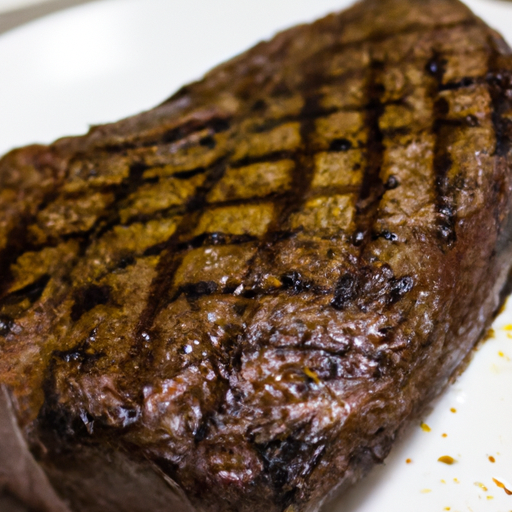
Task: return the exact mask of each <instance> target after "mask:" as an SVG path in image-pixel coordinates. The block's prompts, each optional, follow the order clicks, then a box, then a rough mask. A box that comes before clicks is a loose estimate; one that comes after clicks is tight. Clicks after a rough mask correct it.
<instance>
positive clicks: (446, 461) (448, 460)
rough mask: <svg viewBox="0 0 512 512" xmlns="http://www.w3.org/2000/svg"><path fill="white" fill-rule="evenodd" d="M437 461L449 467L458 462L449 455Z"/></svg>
mask: <svg viewBox="0 0 512 512" xmlns="http://www.w3.org/2000/svg"><path fill="white" fill-rule="evenodd" d="M437 461H438V462H442V463H443V464H448V465H449V466H451V465H452V464H455V463H456V462H457V461H456V460H455V459H454V458H453V457H450V456H449V455H443V456H442V457H439V459H437Z"/></svg>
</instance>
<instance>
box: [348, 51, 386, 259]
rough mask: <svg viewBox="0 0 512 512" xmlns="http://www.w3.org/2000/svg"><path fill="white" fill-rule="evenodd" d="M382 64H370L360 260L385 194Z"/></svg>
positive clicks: (358, 229) (359, 225) (360, 203)
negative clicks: (381, 172)
mask: <svg viewBox="0 0 512 512" xmlns="http://www.w3.org/2000/svg"><path fill="white" fill-rule="evenodd" d="M382 67H383V64H382V63H381V62H376V61H373V62H372V63H371V64H370V70H369V73H370V75H369V77H368V86H367V87H368V89H367V91H368V92H367V96H368V98H369V105H370V109H369V110H368V113H367V116H366V126H367V127H368V147H367V165H366V168H365V169H364V175H363V183H362V185H361V192H360V195H359V199H358V202H357V214H358V217H357V220H356V231H355V235H354V240H353V242H354V245H356V246H358V247H360V249H359V257H360V258H361V257H362V255H363V253H364V250H365V248H366V246H367V245H368V243H369V242H370V240H371V232H372V227H373V224H374V222H375V218H376V216H377V214H378V207H379V203H380V201H381V199H382V196H383V195H384V192H385V184H384V183H383V182H382V180H381V179H380V171H381V168H382V163H383V160H384V149H385V148H384V142H383V139H384V135H383V133H382V131H381V129H380V124H379V121H380V118H381V117H382V115H383V113H384V105H383V104H382V103H381V101H380V98H381V95H382V87H381V86H380V84H379V83H378V75H379V73H380V72H381V70H382Z"/></svg>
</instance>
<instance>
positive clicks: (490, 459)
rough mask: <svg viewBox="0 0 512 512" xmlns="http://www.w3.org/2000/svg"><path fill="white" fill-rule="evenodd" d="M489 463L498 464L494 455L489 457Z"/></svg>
mask: <svg viewBox="0 0 512 512" xmlns="http://www.w3.org/2000/svg"><path fill="white" fill-rule="evenodd" d="M489 462H492V463H493V464H494V463H495V462H496V459H495V458H494V457H493V456H492V455H489Z"/></svg>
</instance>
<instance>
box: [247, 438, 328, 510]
mask: <svg viewBox="0 0 512 512" xmlns="http://www.w3.org/2000/svg"><path fill="white" fill-rule="evenodd" d="M295 435H297V436H298V435H300V430H299V431H297V432H296V434H295ZM253 444H254V447H255V449H256V452H257V453H258V454H259V456H260V458H261V460H262V462H263V466H264V468H265V472H266V474H267V475H268V477H269V479H270V483H271V485H272V486H273V488H274V489H275V491H276V494H277V495H278V496H277V497H276V503H278V504H279V505H280V506H281V507H282V509H287V507H288V506H290V505H292V504H293V503H294V501H295V500H296V495H297V492H298V491H299V489H298V488H297V487H295V486H294V485H293V483H292V482H295V481H296V480H297V478H298V477H301V478H304V479H306V478H307V477H308V476H309V475H310V474H311V473H312V472H313V471H314V469H315V468H316V467H317V466H318V464H319V462H320V460H321V458H322V456H323V454H324V453H325V450H326V446H325V445H324V444H321V443H318V444H316V445H311V444H309V443H305V442H303V441H300V440H299V439H296V438H295V437H293V436H290V437H288V438H286V439H283V440H275V441H271V442H269V443H265V444H257V443H255V442H254V441H253Z"/></svg>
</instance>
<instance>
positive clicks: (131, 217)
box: [0, 0, 512, 512]
mask: <svg viewBox="0 0 512 512" xmlns="http://www.w3.org/2000/svg"><path fill="white" fill-rule="evenodd" d="M511 127H512V57H511V52H510V50H509V48H508V46H507V45H506V44H505V42H504V41H503V39H502V38H501V37H500V36H499V35H498V34H497V33H495V32H494V31H493V30H491V29H489V28H488V27H487V26H486V25H485V24H484V23H483V22H482V21H481V20H479V19H478V18H477V17H475V16H474V15H473V14H472V13H471V12H470V11H469V9H468V8H467V7H465V6H464V5H463V4H462V3H460V2H459V1H457V0H364V1H362V2H360V3H358V4H356V5H355V6H354V7H352V8H351V9H349V10H347V11H345V12H342V13H341V14H334V15H330V16H327V17H326V18H324V19H322V20H320V21H318V22H316V23H313V24H311V25H303V26H299V27H296V28H292V29H291V30H288V31H286V32H283V33H281V34H279V35H277V36H276V37H275V38H274V39H273V40H271V41H269V42H263V43H261V44H259V45H257V46H256V47H254V48H253V49H251V50H249V51H248V52H246V53H244V54H243V55H241V56H239V57H237V58H235V59H233V60H231V61H229V62H228V63H226V64H223V65H221V66H220V67H218V68H216V69H214V70H213V71H211V72H210V73H209V74H207V75H206V76H205V78H204V79H203V80H201V81H199V82H197V83H194V84H192V85H188V86H186V87H184V88H183V89H181V90H180V91H179V92H177V93H176V94H175V95H174V96H172V97H171V98H170V99H169V100H168V101H166V102H165V103H163V104H162V105H160V106H158V107H156V108H155V109H153V110H151V111H148V112H145V113H142V114H140V115H138V116H135V117H132V118H129V119H126V120H123V121H120V122H118V123H115V124H110V125H106V126H99V127H93V128H92V129H91V131H90V132H89V134H87V135H86V136H83V137H76V138H66V139H62V140H59V141H57V142H55V143H54V144H52V145H50V146H47V147H46V146H45V147H43V146H31V147H26V148H23V149H19V150H15V151H13V152H11V153H10V154H8V155H6V156H5V157H4V158H3V159H2V160H1V161H0V187H1V189H0V211H1V216H0V250H1V252H0V272H1V277H2V278H1V280H0V298H1V299H0V350H1V358H0V382H1V383H2V391H3V394H2V395H1V396H2V398H1V399H0V403H1V404H2V405H1V407H2V411H3V414H1V415H0V433H1V434H0V449H1V451H2V454H3V455H2V460H1V461H0V482H1V483H2V484H3V485H4V486H5V487H6V488H7V489H8V490H9V492H10V493H11V494H13V495H18V496H20V497H21V498H23V499H24V500H25V501H27V502H28V503H29V505H31V506H32V507H34V508H35V509H37V510H42V511H46V512H56V511H58V512H65V511H74V512H99V511H101V512H119V511H126V512H143V511H144V512H145V511H147V510H151V511H152V512H161V511H162V512H163V511H172V512H185V511H188V512H190V511H202V512H262V511H265V512H313V511H317V510H318V509H319V507H320V506H321V504H322V503H323V502H324V501H325V500H326V499H327V498H329V497H331V496H333V495H334V494H336V493H339V492H341V491H342V490H343V489H344V488H345V487H346V486H348V485H350V484H352V483H353V482H355V481H356V480H357V479H358V478H360V477H361V476H362V475H364V474H365V473H366V472H367V471H368V470H369V468H370V467H371V466H372V465H374V464H375V463H379V462H382V461H383V460H384V459H385V458H386V456H387V454H388V452H389V450H390V448H391V446H392V444H393V441H394V440H395V438H396V437H397V435H399V434H400V432H402V431H403V429H404V428H405V427H406V426H407V425H408V424H409V423H410V422H411V420H413V419H415V418H417V416H418V414H420V413H421V411H422V410H423V409H424V407H425V405H426V404H427V403H428V402H429V401H430V400H431V399H432V398H433V397H435V396H436V395H437V394H438V393H440V391H441V390H442V389H443V388H444V387H445V386H446V385H447V384H448V383H449V382H450V380H451V379H453V377H454V376H455V375H456V374H457V372H458V371H459V370H460V368H461V365H463V364H464V363H465V362H466V361H467V358H468V355H469V353H470V352H471V349H472V348H473V347H474V345H475V344H476V343H477V342H478V341H479V340H480V339H481V337H482V335H483V333H484V332H485V331H486V330H487V329H488V327H489V325H490V322H491V320H492V318H493V315H494V314H495V312H496V311H497V309H498V308H499V306H500V304H501V301H502V299H503V297H502V293H501V292H502V290H503V288H504V285H505V282H506V279H507V274H508V272H509V269H510V266H511V261H512V260H511V244H510V240H511V234H512V222H511V219H512V217H511V202H510V197H511V187H512V180H511V178H512V167H511V165H510V160H509V159H510V154H511V135H512V129H511Z"/></svg>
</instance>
